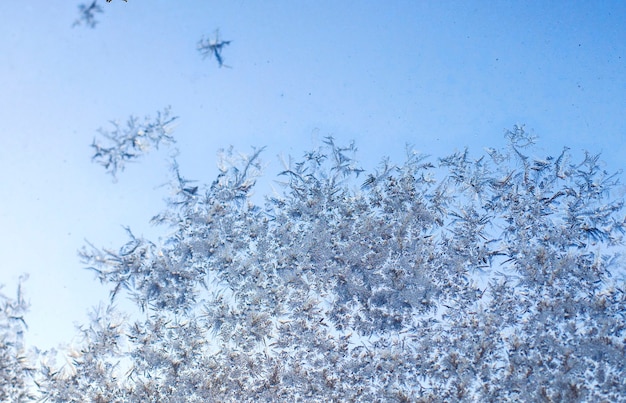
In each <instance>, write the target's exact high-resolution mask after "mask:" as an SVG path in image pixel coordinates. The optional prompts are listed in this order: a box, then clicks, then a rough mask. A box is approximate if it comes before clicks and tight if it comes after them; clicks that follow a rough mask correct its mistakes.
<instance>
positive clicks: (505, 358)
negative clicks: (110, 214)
mask: <svg viewBox="0 0 626 403" xmlns="http://www.w3.org/2000/svg"><path fill="white" fill-rule="evenodd" d="M507 137H508V139H509V146H508V148H507V149H504V150H495V149H487V150H485V154H484V155H481V156H478V157H473V156H471V154H470V152H469V151H467V150H466V151H463V152H458V153H455V154H453V155H450V156H448V157H445V158H441V159H439V160H437V161H435V162H429V161H428V158H427V157H425V156H423V155H419V154H417V153H414V152H412V151H411V150H410V149H408V150H407V160H406V162H405V163H403V164H402V165H394V164H392V163H391V162H390V161H388V160H385V161H383V162H382V163H381V166H380V168H379V169H378V171H377V172H375V173H373V174H371V175H366V176H364V177H361V176H360V175H359V174H360V173H361V169H359V166H358V164H357V163H356V162H355V160H354V156H353V154H354V152H355V150H356V149H355V147H354V145H350V146H348V147H340V146H338V145H337V144H335V142H334V140H333V139H332V138H328V139H326V141H325V143H324V144H323V145H322V146H321V147H320V148H319V149H317V150H313V151H310V152H308V153H306V154H304V156H303V158H301V159H300V160H295V161H294V160H290V161H288V162H286V163H285V169H284V171H283V172H282V173H281V179H282V183H283V185H284V190H283V192H282V194H281V195H280V196H276V197H271V198H270V197H268V198H267V199H266V201H265V204H264V205H263V206H257V205H254V204H253V203H252V202H251V199H250V192H251V190H252V188H253V186H254V184H255V180H256V178H257V177H258V176H259V175H260V170H261V164H260V161H259V155H260V153H261V150H260V149H255V150H253V152H252V153H251V154H250V155H237V154H235V153H234V152H233V151H232V149H231V150H226V151H224V152H223V155H222V158H221V161H220V164H219V168H220V173H219V175H218V177H217V179H216V180H215V181H214V182H213V183H212V184H210V185H208V186H201V185H198V186H191V185H190V181H189V180H186V179H185V178H183V177H182V176H181V174H180V172H179V170H178V166H177V165H176V164H174V165H173V166H172V182H171V186H172V197H171V199H170V200H169V202H168V206H167V209H166V210H165V211H164V212H162V213H161V214H159V215H157V216H156V217H154V219H153V221H154V222H155V223H158V224H163V225H166V226H167V228H169V235H168V236H167V237H166V238H165V240H163V241H161V242H152V241H149V240H146V239H142V238H137V237H136V236H135V235H134V234H133V233H132V231H131V230H130V229H129V230H128V235H129V240H128V242H127V243H126V244H124V245H122V246H121V247H120V249H119V250H102V249H99V248H96V247H93V246H91V245H87V246H86V247H85V248H84V249H83V250H82V251H81V257H82V259H83V261H84V262H85V263H86V264H87V265H88V266H89V267H90V268H92V269H93V270H95V272H96V273H97V275H98V277H99V279H100V280H101V281H102V282H103V283H105V284H108V285H109V286H110V288H111V295H112V299H113V302H114V301H115V300H116V299H117V298H120V296H121V295H128V296H130V298H131V299H132V300H133V301H134V302H135V303H136V304H137V305H138V306H139V307H140V308H141V309H142V311H143V313H142V314H141V315H139V316H137V317H126V316H124V315H122V313H120V312H118V310H116V309H115V308H114V307H113V306H112V305H111V306H104V307H101V308H99V309H97V310H95V311H94V313H93V317H92V321H91V322H90V323H88V324H86V325H85V326H83V327H82V328H81V332H82V335H83V341H82V343H81V344H80V345H79V346H78V347H77V348H76V349H74V350H71V351H67V352H66V355H67V356H68V357H70V360H69V361H68V363H66V364H65V365H56V364H54V362H53V361H52V360H50V361H45V362H44V363H43V364H41V365H40V366H39V369H38V374H37V375H36V377H35V378H36V381H37V385H38V386H39V387H38V393H39V395H40V396H41V397H42V398H44V399H47V400H48V401H55V402H57V401H58V402H61V401H64V402H65V401H102V402H104V401H106V402H124V401H159V402H179V401H186V402H220V401H237V400H240V401H303V400H306V401H399V402H403V401H434V402H444V401H542V400H548V401H620V400H621V401H623V400H624V396H626V377H625V376H624V375H625V374H626V372H625V365H626V354H625V348H624V347H625V334H624V327H625V326H626V325H625V324H626V321H625V318H624V315H625V312H626V298H625V295H624V290H625V287H624V283H623V282H622V281H621V280H618V279H617V276H614V274H615V273H616V272H617V270H620V269H621V268H620V267H619V266H618V263H617V262H618V260H617V258H618V255H617V252H618V251H619V249H620V248H622V245H623V244H622V234H623V232H624V216H623V213H622V212H621V211H622V207H623V202H622V201H621V200H616V199H613V198H612V197H611V194H610V190H611V189H612V187H613V186H614V185H615V184H616V177H615V176H614V175H611V174H609V173H607V172H605V171H604V170H602V169H601V168H600V167H599V160H598V157H597V156H593V155H591V154H586V156H585V158H584V159H583V160H582V161H581V162H578V163H577V162H573V161H572V159H573V158H572V157H571V156H570V154H569V153H568V150H567V149H564V150H563V151H562V152H560V153H559V154H558V155H557V156H556V157H549V156H548V157H545V158H537V157H533V156H532V155H533V150H534V148H533V139H532V138H531V137H530V136H528V134H527V133H526V131H525V130H524V128H523V127H515V128H514V129H513V130H511V131H509V132H507ZM3 351H4V350H3ZM11 368H13V367H11Z"/></svg>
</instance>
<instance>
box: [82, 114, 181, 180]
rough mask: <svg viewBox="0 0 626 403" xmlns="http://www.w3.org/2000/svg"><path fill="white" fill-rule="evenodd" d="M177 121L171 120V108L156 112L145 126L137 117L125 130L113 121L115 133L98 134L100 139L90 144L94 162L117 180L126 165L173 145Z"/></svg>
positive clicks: (129, 120) (104, 132) (133, 118)
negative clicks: (154, 150) (161, 146)
mask: <svg viewBox="0 0 626 403" xmlns="http://www.w3.org/2000/svg"><path fill="white" fill-rule="evenodd" d="M176 119H178V117H177V116H171V112H170V108H169V107H167V108H164V109H163V111H162V112H161V111H159V112H157V116H156V118H155V119H151V118H150V117H149V116H148V117H146V118H145V120H144V122H143V123H141V122H140V120H139V118H137V117H135V116H131V117H129V118H128V120H127V121H126V126H124V125H122V124H120V123H119V122H118V121H111V122H110V123H111V125H112V126H113V129H110V130H106V129H102V128H101V129H99V130H98V132H99V134H100V139H94V140H93V143H92V144H91V148H93V155H92V157H91V159H92V161H94V162H96V163H98V164H100V165H102V166H103V167H104V169H105V170H106V171H107V173H109V174H111V175H112V176H113V178H115V177H116V175H117V173H118V172H119V171H123V170H124V168H125V166H126V163H128V162H135V161H136V160H137V159H138V158H139V157H141V156H142V155H144V154H145V153H147V152H148V151H149V150H150V149H151V148H153V147H154V148H157V149H158V148H159V145H160V144H161V143H165V144H171V143H174V142H175V140H174V138H173V137H172V132H173V131H174V126H175V124H174V121H175V120H176ZM102 140H104V144H103V143H102Z"/></svg>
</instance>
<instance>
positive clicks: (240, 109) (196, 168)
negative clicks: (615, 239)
mask: <svg viewBox="0 0 626 403" xmlns="http://www.w3.org/2000/svg"><path fill="white" fill-rule="evenodd" d="M98 3H99V4H100V6H101V7H102V8H103V9H104V13H103V14H99V15H97V16H96V18H97V19H98V20H99V21H100V23H99V24H98V25H97V26H96V28H95V29H90V28H86V27H84V26H79V27H75V28H72V27H71V26H72V23H73V22H74V20H75V19H76V18H77V17H78V10H77V6H78V4H79V2H78V1H76V2H72V1H64V2H58V1H50V0H34V1H30V2H19V1H8V0H7V1H2V2H1V3H0V20H1V21H2V23H1V24H0V186H1V192H2V193H1V195H2V197H1V198H0V229H1V232H0V237H1V239H0V256H1V257H2V260H1V262H0V283H4V284H5V285H6V286H5V288H4V289H3V290H2V292H3V293H5V294H7V295H14V293H15V287H16V285H17V281H18V277H19V275H20V274H21V273H24V272H28V273H30V279H29V280H28V281H27V282H26V283H25V289H26V293H27V296H28V298H29V299H30V301H31V303H32V311H31V313H30V315H29V316H28V317H27V322H28V323H29V325H30V332H29V333H28V334H27V340H28V341H29V342H33V343H35V344H37V345H39V346H40V347H43V348H48V347H53V346H56V345H57V343H59V342H63V341H65V342H68V341H70V340H71V338H72V336H73V335H74V333H75V331H74V327H73V323H74V322H77V321H78V322H81V321H84V319H85V317H86V316H85V312H86V311H87V309H88V308H89V307H90V306H92V305H96V304H97V303H98V301H100V300H105V299H106V298H107V296H108V294H107V290H106V289H104V288H103V287H101V286H100V285H99V284H98V283H97V281H95V280H94V276H93V273H92V272H89V271H86V270H82V265H81V263H80V262H79V260H78V258H77V255H76V251H77V249H78V248H80V247H81V246H82V245H84V239H88V240H89V241H91V242H92V243H94V244H95V245H98V246H104V247H111V248H117V247H119V246H120V245H121V244H122V243H123V242H125V240H126V237H125V232H124V230H123V228H122V225H129V226H130V227H131V228H132V229H133V230H134V232H135V233H136V234H137V235H142V234H143V235H145V236H147V237H150V238H153V239H157V238H158V236H159V235H162V234H164V233H165V232H164V231H165V229H160V228H153V227H151V226H150V225H149V224H148V221H149V219H150V218H151V217H152V216H153V215H154V214H156V213H157V212H159V211H160V210H161V209H162V207H163V202H162V200H163V198H164V197H165V196H166V195H167V189H166V188H164V187H159V185H161V184H163V183H164V182H166V180H167V164H166V162H165V160H166V157H167V151H163V150H162V151H160V152H157V153H152V154H151V155H149V156H148V157H147V158H145V159H143V160H142V161H141V163H140V164H134V165H130V166H128V169H127V170H126V171H125V172H124V173H122V174H121V175H120V178H119V181H118V183H112V181H111V179H110V177H108V176H107V175H105V173H104V170H103V169H102V167H100V166H98V165H95V164H92V163H91V162H90V156H91V150H90V148H89V144H90V143H91V141H92V139H93V138H94V136H96V135H97V133H96V129H98V128H99V127H105V128H106V127H108V126H107V125H108V123H107V122H108V121H109V120H111V119H120V120H122V121H124V120H125V119H126V118H127V117H128V116H129V115H131V114H133V115H138V116H144V115H152V116H154V114H155V112H156V111H157V110H160V109H162V108H163V107H164V106H167V105H171V107H172V111H173V113H174V114H176V115H178V116H180V119H179V125H178V127H177V129H176V131H175V133H174V134H175V137H176V138H177V140H178V143H177V146H178V148H179V150H180V157H179V162H180V166H181V172H182V173H183V175H185V176H186V177H188V178H192V179H198V180H201V181H205V182H210V181H212V180H213V179H214V177H215V175H216V173H217V170H216V168H215V162H216V152H217V150H218V149H220V148H223V147H228V146H229V145H231V144H232V145H234V146H235V149H237V150H241V151H248V150H249V149H250V146H267V150H266V152H265V153H264V156H263V160H264V161H265V162H266V163H267V167H266V172H267V176H268V178H269V179H268V180H265V181H264V182H262V183H260V184H259V189H258V191H257V193H259V194H263V193H266V189H267V188H268V184H269V183H271V179H273V175H274V174H275V173H276V172H278V171H279V170H280V168H281V165H280V163H279V159H278V158H276V155H278V154H282V155H285V156H286V155H288V154H292V155H295V156H300V155H301V154H302V152H303V151H304V150H306V149H309V148H311V147H313V146H316V145H317V144H318V143H319V140H321V139H322V138H323V137H324V136H326V135H333V136H335V138H336V139H337V140H338V142H339V143H347V142H349V141H350V140H355V141H356V143H357V146H358V148H359V154H358V157H359V159H360V161H361V162H362V165H363V166H364V168H366V169H368V170H371V169H373V168H375V167H376V165H377V164H378V162H380V160H381V158H382V157H383V156H390V157H391V158H392V160H395V161H402V160H403V155H404V146H405V144H406V143H411V144H413V145H414V147H415V148H416V149H418V150H420V151H422V152H424V153H427V154H431V155H433V159H434V158H435V157H440V156H444V155H447V154H449V153H451V152H454V151H455V150H461V149H463V148H464V147H465V146H469V147H470V150H472V151H473V152H474V153H475V155H477V154H478V153H480V152H481V151H482V148H483V147H487V146H493V147H499V146H503V145H504V144H505V140H504V138H503V132H504V129H506V128H512V127H513V125H514V124H526V128H527V129H528V130H530V131H532V132H533V133H534V134H536V135H537V136H539V152H538V155H537V156H539V157H540V156H544V155H542V153H546V154H552V155H554V154H558V153H559V152H560V151H561V148H562V146H563V145H567V146H569V147H571V148H572V152H573V153H574V154H575V155H578V156H580V155H581V154H582V152H581V150H583V149H588V150H590V151H593V152H602V155H603V159H604V160H605V161H606V162H607V166H606V168H607V170H609V171H615V170H618V169H621V168H623V166H624V159H623V157H622V156H623V155H624V153H625V152H626V141H625V138H626V24H624V21H626V3H624V2H621V1H602V2H564V1H560V2H556V1H555V2H548V1H535V2H532V1H530V2H529V1H524V2H521V1H520V2H512V1H496V2H494V1H484V2H482V1H473V2H470V1H459V2H450V1H444V2H439V1H437V2H435V1H431V2H426V1H391V2H383V1H298V2H293V1H263V2H261V1H243V0H240V1H185V0H181V1H176V2H175V1H171V0H169V1H166V0H150V1H145V0H144V1H141V0H129V1H128V3H124V2H123V1H121V0H113V1H112V2H111V3H105V2H104V0H98ZM217 28H219V29H220V32H221V36H222V38H223V39H226V40H232V41H233V42H232V44H231V45H230V46H228V47H226V48H225V49H224V51H223V57H224V61H225V63H226V64H227V65H229V66H232V68H221V69H220V68H218V67H217V63H216V62H215V60H209V59H206V60H203V59H202V58H201V57H200V55H199V54H198V52H197V50H196V43H197V41H198V40H199V39H200V38H201V37H202V36H203V35H205V36H210V35H213V33H214V30H215V29H217ZM620 192H621V194H622V195H623V192H624V190H623V188H621V190H620Z"/></svg>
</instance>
